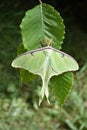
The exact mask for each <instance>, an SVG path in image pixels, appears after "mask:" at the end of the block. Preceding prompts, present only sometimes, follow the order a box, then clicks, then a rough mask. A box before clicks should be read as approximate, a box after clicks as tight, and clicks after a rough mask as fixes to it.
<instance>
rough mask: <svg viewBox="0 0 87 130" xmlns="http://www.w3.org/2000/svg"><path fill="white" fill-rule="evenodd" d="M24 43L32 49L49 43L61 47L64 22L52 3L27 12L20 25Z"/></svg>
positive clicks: (27, 47) (28, 48)
mask: <svg viewBox="0 0 87 130" xmlns="http://www.w3.org/2000/svg"><path fill="white" fill-rule="evenodd" d="M20 27H21V33H22V39H23V45H24V47H25V48H26V49H27V50H32V49H36V48H39V47H41V45H44V46H46V45H48V44H47V43H46V41H47V40H49V39H51V40H52V46H53V47H55V48H57V49H60V48H61V44H62V42H63V39H64V24H63V20H62V18H61V16H60V14H59V13H58V12H57V11H56V10H55V9H54V8H53V7H52V6H50V5H47V4H40V5H38V6H36V7H34V8H33V9H31V10H29V11H27V12H26V15H25V17H24V19H23V20H22V23H21V25H20Z"/></svg>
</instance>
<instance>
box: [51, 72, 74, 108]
mask: <svg viewBox="0 0 87 130" xmlns="http://www.w3.org/2000/svg"><path fill="white" fill-rule="evenodd" d="M72 76H73V75H72V73H71V72H66V73H63V74H61V75H59V76H55V78H54V77H53V78H52V79H51V87H52V90H53V93H54V95H55V96H56V98H57V100H58V103H59V105H60V106H62V105H63V104H64V101H65V99H66V97H67V96H68V94H69V93H70V91H71V89H72V85H73V80H72Z"/></svg>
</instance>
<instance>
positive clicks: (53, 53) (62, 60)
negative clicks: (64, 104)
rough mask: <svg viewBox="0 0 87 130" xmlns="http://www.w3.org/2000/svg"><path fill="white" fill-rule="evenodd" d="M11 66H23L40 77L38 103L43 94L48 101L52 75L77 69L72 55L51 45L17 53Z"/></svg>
mask: <svg viewBox="0 0 87 130" xmlns="http://www.w3.org/2000/svg"><path fill="white" fill-rule="evenodd" d="M12 67H15V68H24V69H26V70H28V71H29V72H31V73H33V74H37V75H39V76H40V77H41V79H42V89H41V93H40V100H39V105H40V103H41V102H42V100H43V98H44V96H46V98H47V101H48V103H49V99H48V97H49V91H48V83H49V80H50V78H51V77H52V76H54V75H60V74H62V73H64V72H68V71H76V70H78V69H79V66H78V63H77V62H76V60H75V59H74V58H73V57H71V56H70V55H68V54H66V53H64V52H62V51H59V50H56V49H54V48H53V47H51V46H46V47H43V48H39V49H36V50H32V51H28V52H25V53H23V54H21V55H19V56H18V57H17V58H16V59H14V61H13V62H12Z"/></svg>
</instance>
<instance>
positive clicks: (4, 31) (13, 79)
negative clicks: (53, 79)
mask: <svg viewBox="0 0 87 130" xmlns="http://www.w3.org/2000/svg"><path fill="white" fill-rule="evenodd" d="M84 1H85V0H84ZM84 1H79V2H76V1H72V3H73V4H70V3H69V1H67V2H66V1H64V0H63V2H64V4H62V0H59V1H56V0H52V1H51V2H50V0H47V3H49V4H52V5H53V6H54V7H56V8H57V6H58V7H59V9H58V10H60V13H61V14H62V16H63V19H64V22H65V25H66V36H65V40H64V44H63V50H65V52H67V53H69V54H72V56H74V57H75V58H76V59H77V60H78V62H79V64H80V66H81V69H80V70H79V71H78V72H77V73H76V75H75V83H74V87H73V90H72V92H71V95H70V96H69V98H68V100H67V101H66V103H65V105H64V107H63V108H62V109H61V110H60V108H59V107H58V105H57V102H55V100H54V98H55V97H54V98H51V95H50V100H51V102H52V103H53V104H51V105H50V106H47V104H46V102H45V100H44V103H43V104H42V106H41V107H40V108H38V104H37V103H38V93H39V91H40V86H41V85H40V84H39V85H37V84H38V83H39V81H40V79H38V80H35V82H33V81H30V82H28V83H20V82H19V75H18V70H14V69H12V68H11V66H10V64H11V62H12V60H13V59H14V57H15V56H16V50H17V46H18V44H19V43H21V37H20V31H19V30H20V29H19V24H20V22H21V19H22V17H23V16H24V12H25V10H27V9H29V8H32V6H34V5H35V4H36V2H34V0H32V1H28V3H29V4H28V3H27V2H26V1H23V0H22V1H16V0H11V1H10V2H9V1H6V0H3V1H2V0H1V1H0V2H1V3H0V10H1V11H0V130H20V129H21V130H44V129H45V130H86V129H87V64H86V63H87V37H86V33H87V30H86V26H87V22H85V21H86V19H85V17H84V16H85V15H84V14H85V13H84V11H82V9H85V10H86V9H87V8H83V7H84V6H83V4H82V6H81V3H82V2H84ZM45 2H46V1H45ZM58 2H59V3H58ZM75 2H76V3H75ZM73 5H74V8H73V9H72V7H73ZM77 5H78V6H77ZM84 5H86V4H84ZM76 7H77V8H76ZM72 10H74V12H72ZM75 10H77V11H78V12H79V15H80V14H81V15H80V17H77V16H78V15H77V14H78V13H77V12H75ZM85 12H86V11H85ZM82 14H83V15H84V16H83V15H82ZM79 18H80V19H81V20H80V19H79ZM77 19H78V21H77ZM83 19H85V20H84V22H81V21H83ZM83 23H84V24H83ZM36 88H38V89H36ZM33 89H34V92H33ZM50 91H51V90H50ZM52 97H53V96H52ZM54 104H55V105H54Z"/></svg>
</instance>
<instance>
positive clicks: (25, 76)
mask: <svg viewBox="0 0 87 130" xmlns="http://www.w3.org/2000/svg"><path fill="white" fill-rule="evenodd" d="M34 78H36V75H34V74H33V73H30V72H29V71H28V70H25V69H20V79H21V80H22V82H24V83H25V82H29V81H30V80H33V79H34Z"/></svg>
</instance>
